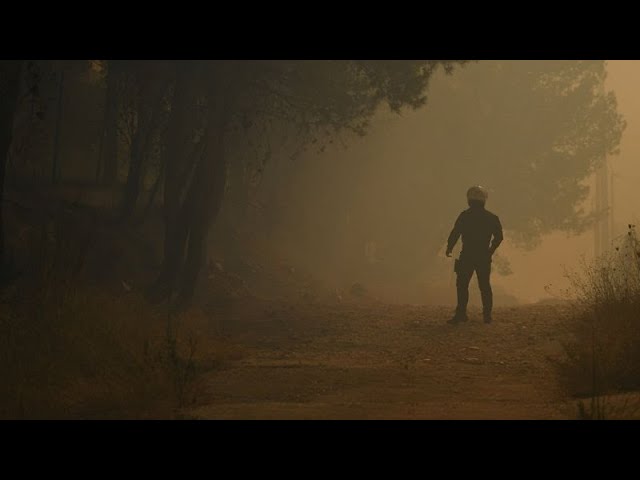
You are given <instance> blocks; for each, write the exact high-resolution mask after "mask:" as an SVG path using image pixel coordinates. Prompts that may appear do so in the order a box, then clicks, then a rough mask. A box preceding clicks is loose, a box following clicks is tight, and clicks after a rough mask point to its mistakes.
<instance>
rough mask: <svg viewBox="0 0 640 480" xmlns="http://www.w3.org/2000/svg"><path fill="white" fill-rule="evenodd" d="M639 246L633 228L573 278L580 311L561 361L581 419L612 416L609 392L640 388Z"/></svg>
mask: <svg viewBox="0 0 640 480" xmlns="http://www.w3.org/2000/svg"><path fill="white" fill-rule="evenodd" d="M639 258H640V248H639V246H638V241H637V238H636V234H635V229H634V228H633V226H630V227H629V232H628V235H627V238H626V241H625V242H622V244H621V245H620V246H619V247H618V248H617V249H616V250H615V251H614V252H612V253H611V254H609V255H607V256H606V257H603V258H601V259H600V260H599V261H598V262H596V263H594V264H592V265H585V267H584V270H583V272H582V273H581V274H580V275H573V276H572V281H573V285H574V287H575V292H576V294H577V297H578V302H577V305H578V309H577V310H576V315H575V317H574V319H573V322H572V325H571V340H570V341H568V342H567V343H566V345H565V350H566V354H567V355H566V361H565V362H564V363H563V364H562V365H561V370H560V373H561V376H562V379H563V383H564V384H565V386H566V387H567V389H568V390H569V392H570V393H571V394H573V395H575V396H578V397H589V398H590V400H589V401H587V402H582V406H581V407H579V409H580V413H579V416H580V417H581V418H600V419H602V418H609V417H610V415H609V414H608V413H607V412H609V411H610V408H609V407H608V400H607V396H608V395H610V394H616V393H620V392H630V391H637V390H640V260H639Z"/></svg>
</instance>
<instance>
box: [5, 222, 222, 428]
mask: <svg viewBox="0 0 640 480" xmlns="http://www.w3.org/2000/svg"><path fill="white" fill-rule="evenodd" d="M36 233H37V234H36V235H33V236H32V237H31V239H30V241H31V244H29V245H27V248H29V249H30V251H31V252H33V255H32V258H31V261H30V262H29V265H26V266H24V268H23V271H22V274H21V276H20V278H19V279H17V280H15V281H14V282H13V283H11V284H10V285H5V286H4V288H3V290H2V294H1V298H0V378H2V380H3V381H2V382H0V418H25V419H37V418H44V419H67V418H80V419H96V418H105V419H106V418H179V417H180V411H181V409H182V408H183V407H186V406H189V405H191V404H193V403H195V402H197V401H198V397H199V391H200V387H201V385H200V373H201V372H202V371H203V370H206V369H210V368H215V367H216V366H217V365H219V364H220V363H221V362H223V361H224V360H225V358H226V357H227V356H228V355H230V354H231V352H230V348H232V347H229V346H226V345H225V343H224V341H222V340H220V339H218V338H217V337H216V335H215V332H212V329H211V327H210V325H209V319H208V318H207V317H206V316H205V315H204V314H203V313H201V312H199V311H198V310H191V311H189V312H186V313H184V314H182V315H180V316H179V317H170V316H169V315H168V313H167V310H166V308H165V309H163V308H155V309H154V308H151V307H150V306H149V304H148V303H147V302H146V301H145V300H144V299H143V297H142V295H140V294H139V293H136V291H135V290H133V291H128V292H127V291H125V290H124V289H123V290H122V291H121V292H119V293H118V292H114V291H108V290H107V289H105V288H102V287H101V285H99V284H98V283H93V282H92V281H91V279H90V278H88V276H87V275H85V270H86V269H85V263H86V258H87V255H88V253H89V251H90V250H91V246H92V244H93V241H94V238H93V236H94V235H95V234H96V229H95V225H94V224H93V223H92V221H91V220H87V221H84V222H77V221H76V220H74V221H70V219H69V218H68V216H65V215H63V214H61V215H60V216H59V217H57V218H56V219H54V220H53V221H51V222H49V223H48V224H43V225H41V228H39V230H38V231H37V232H36Z"/></svg>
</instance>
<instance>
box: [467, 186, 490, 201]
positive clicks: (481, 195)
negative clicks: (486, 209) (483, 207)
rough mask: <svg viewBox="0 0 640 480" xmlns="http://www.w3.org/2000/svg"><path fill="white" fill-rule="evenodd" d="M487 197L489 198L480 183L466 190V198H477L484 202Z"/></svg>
mask: <svg viewBox="0 0 640 480" xmlns="http://www.w3.org/2000/svg"><path fill="white" fill-rule="evenodd" d="M487 198H489V192H487V189H486V188H484V187H482V186H480V185H474V186H473V187H471V188H470V189H469V190H467V200H478V201H480V202H483V203H484V202H486V201H487Z"/></svg>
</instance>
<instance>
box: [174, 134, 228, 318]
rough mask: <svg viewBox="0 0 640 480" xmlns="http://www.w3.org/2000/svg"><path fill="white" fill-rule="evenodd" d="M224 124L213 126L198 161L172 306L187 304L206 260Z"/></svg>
mask: <svg viewBox="0 0 640 480" xmlns="http://www.w3.org/2000/svg"><path fill="white" fill-rule="evenodd" d="M224 126H225V125H224V122H220V123H218V125H216V128H215V131H214V132H213V133H212V135H211V137H210V141H209V142H208V143H209V145H210V147H211V148H208V149H206V150H205V153H204V158H203V159H202V165H203V168H202V176H201V177H197V178H196V183H194V187H196V189H197V190H196V193H195V195H194V196H193V198H194V199H195V204H194V205H190V206H189V207H190V208H191V212H192V214H191V215H189V216H188V217H187V218H189V220H190V225H189V239H188V244H187V256H186V260H185V262H184V266H183V269H182V275H181V278H180V290H179V292H178V299H177V302H176V305H177V306H178V308H181V307H184V306H186V305H188V304H189V303H190V302H191V299H192V297H193V294H194V291H195V286H196V283H197V281H198V276H199V274H200V271H201V269H202V265H203V264H204V262H205V260H206V251H207V238H208V234H209V229H210V228H211V225H212V224H213V222H214V221H215V220H216V218H217V216H218V214H219V213H220V208H221V206H222V200H223V198H224V190H225V185H226V179H227V165H226V161H225V160H226V159H225V155H224Z"/></svg>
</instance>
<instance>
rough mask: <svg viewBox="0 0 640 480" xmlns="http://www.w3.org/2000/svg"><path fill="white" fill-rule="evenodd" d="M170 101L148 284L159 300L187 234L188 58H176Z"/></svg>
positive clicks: (171, 283)
mask: <svg viewBox="0 0 640 480" xmlns="http://www.w3.org/2000/svg"><path fill="white" fill-rule="evenodd" d="M175 73H176V76H175V81H174V87H173V92H174V93H173V98H172V101H171V114H170V116H169V122H168V125H167V133H166V144H165V148H164V150H163V158H162V159H161V161H162V162H163V164H164V166H165V167H164V168H165V175H164V179H165V180H164V182H165V183H164V199H163V200H164V224H165V232H164V252H163V262H162V266H161V268H160V274H159V275H158V278H157V279H156V281H155V282H154V284H153V286H152V287H151V291H150V297H151V300H152V301H157V302H160V301H162V300H164V299H166V298H168V297H170V296H171V294H172V293H173V291H174V287H175V282H176V279H177V277H178V273H179V269H180V265H181V263H182V261H183V258H184V248H185V247H184V244H185V241H186V238H187V224H188V222H187V219H186V217H185V215H182V214H181V213H182V212H181V206H182V202H181V196H182V192H183V191H184V190H185V184H186V183H187V182H188V177H189V175H188V174H189V171H190V170H191V168H192V166H191V164H190V162H188V161H185V157H186V156H187V152H186V148H185V147H186V146H187V145H188V144H189V135H190V133H191V128H192V125H193V121H192V120H193V119H192V114H191V111H192V109H191V108H190V107H191V103H192V100H193V94H192V91H191V90H192V89H191V88H190V87H191V83H190V82H191V76H192V73H193V64H192V63H191V62H186V61H185V62H177V63H176V72H175Z"/></svg>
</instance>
